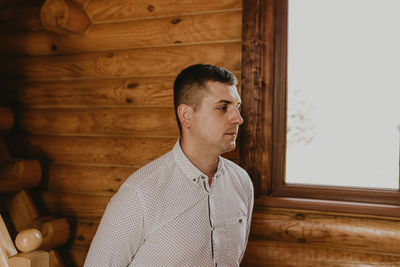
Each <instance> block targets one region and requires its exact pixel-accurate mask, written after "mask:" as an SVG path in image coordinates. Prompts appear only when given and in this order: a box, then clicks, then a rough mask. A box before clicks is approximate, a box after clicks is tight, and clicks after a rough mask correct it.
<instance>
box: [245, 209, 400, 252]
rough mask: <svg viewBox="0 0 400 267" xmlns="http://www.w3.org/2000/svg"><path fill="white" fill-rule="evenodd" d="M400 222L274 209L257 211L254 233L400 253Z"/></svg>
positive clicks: (273, 238)
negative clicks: (399, 244)
mask: <svg viewBox="0 0 400 267" xmlns="http://www.w3.org/2000/svg"><path fill="white" fill-rule="evenodd" d="M399 225H400V219H387V218H386V219H385V218H366V217H365V216H359V217H356V216H345V215H339V214H334V213H333V214H332V213H331V214H330V213H322V212H310V211H301V210H297V211H296V210H285V209H273V208H272V209H265V210H263V211H262V212H258V211H255V212H254V213H253V219H252V228H251V236H252V238H253V239H258V240H260V239H262V240H268V241H276V242H291V243H301V244H309V245H313V246H318V247H326V248H334V249H342V250H348V251H364V252H369V253H376V254H380V253H382V254H384V253H391V254H395V255H399V256H400V247H399V246H397V244H398V243H400V234H399V231H398V228H399Z"/></svg>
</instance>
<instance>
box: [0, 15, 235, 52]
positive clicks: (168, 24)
mask: <svg viewBox="0 0 400 267" xmlns="http://www.w3.org/2000/svg"><path fill="white" fill-rule="evenodd" d="M240 38H241V12H240V11H233V12H223V13H215V14H203V15H193V16H179V17H173V18H160V19H150V20H137V21H129V22H123V23H112V24H98V25H93V26H92V27H91V28H90V31H89V32H88V33H87V34H85V35H84V36H65V35H59V34H54V33H51V32H47V31H32V32H16V33H9V34H7V36H5V38H3V40H2V42H1V43H0V49H1V50H2V51H4V52H5V53H7V54H24V55H51V54H60V53H61V54H63V53H82V52H90V51H105V50H120V49H133V48H142V47H152V46H171V45H174V44H195V43H211V42H227V41H233V40H235V41H240ZM21 44H23V45H21Z"/></svg>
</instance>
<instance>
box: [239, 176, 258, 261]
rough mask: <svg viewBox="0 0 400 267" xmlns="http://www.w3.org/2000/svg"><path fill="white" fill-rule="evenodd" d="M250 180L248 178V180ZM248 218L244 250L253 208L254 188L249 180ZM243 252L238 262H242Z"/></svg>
mask: <svg viewBox="0 0 400 267" xmlns="http://www.w3.org/2000/svg"><path fill="white" fill-rule="evenodd" d="M249 179H250V178H249ZM248 199H249V200H248V207H247V208H248V213H247V214H248V216H247V229H246V244H245V248H246V247H247V242H248V240H249V234H250V227H251V218H252V216H253V206H254V188H253V183H252V182H251V180H250V185H249V194H248ZM244 252H245V250H244V251H243V252H242V255H240V258H239V262H241V261H242V259H243V256H244Z"/></svg>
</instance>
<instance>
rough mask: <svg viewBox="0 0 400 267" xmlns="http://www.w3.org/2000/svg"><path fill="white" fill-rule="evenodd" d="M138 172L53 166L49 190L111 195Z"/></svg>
mask: <svg viewBox="0 0 400 267" xmlns="http://www.w3.org/2000/svg"><path fill="white" fill-rule="evenodd" d="M136 170H137V168H124V167H100V166H79V165H66V164H51V165H50V166H49V170H48V182H47V189H49V190H51V191H60V192H61V191H62V192H90V193H92V194H102V195H111V194H114V193H115V192H117V190H118V188H119V187H120V186H121V184H122V183H123V182H125V180H126V179H127V178H128V177H129V176H130V175H131V174H132V173H133V172H135V171H136ZM77 180H79V182H77Z"/></svg>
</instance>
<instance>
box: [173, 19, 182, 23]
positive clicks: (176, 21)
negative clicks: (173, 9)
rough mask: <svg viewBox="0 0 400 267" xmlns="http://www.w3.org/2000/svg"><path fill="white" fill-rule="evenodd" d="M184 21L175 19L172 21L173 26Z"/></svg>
mask: <svg viewBox="0 0 400 267" xmlns="http://www.w3.org/2000/svg"><path fill="white" fill-rule="evenodd" d="M181 21H182V20H181V19H180V18H175V19H173V20H172V21H171V23H172V24H178V23H179V22H181Z"/></svg>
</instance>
